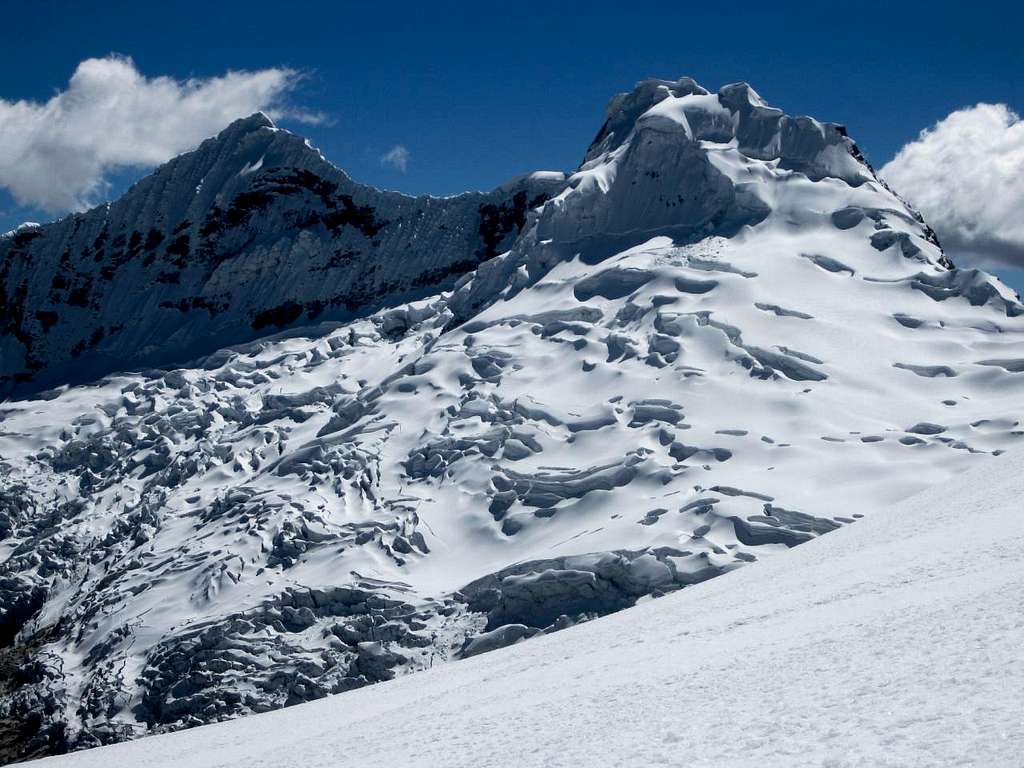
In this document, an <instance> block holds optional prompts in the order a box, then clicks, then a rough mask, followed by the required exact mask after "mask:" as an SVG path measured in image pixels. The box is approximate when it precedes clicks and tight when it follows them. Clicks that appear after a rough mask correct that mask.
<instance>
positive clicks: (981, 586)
mask: <svg viewBox="0 0 1024 768" xmlns="http://www.w3.org/2000/svg"><path fill="white" fill-rule="evenodd" d="M1022 458H1024V456H1022V454H1020V453H1019V452H1011V453H1008V454H1007V455H1005V456H1003V457H1002V458H1000V459H998V460H995V461H992V462H987V463H986V464H985V465H983V466H980V467H977V468H975V469H974V470H971V471H969V472H966V473H963V474H958V475H955V476H954V477H953V478H952V479H951V480H949V481H946V482H944V483H941V484H938V485H935V486H933V487H931V488H929V489H928V490H926V491H923V492H921V493H919V494H917V495H915V496H912V497H911V498H909V499H907V500H906V501H904V502H902V503H900V504H898V505H895V506H892V507H888V508H886V509H880V510H877V512H876V513H875V514H873V515H871V516H869V517H868V518H867V519H865V520H863V521H862V522H860V523H858V524H857V525H855V526H850V527H848V528H844V529H843V530H842V531H839V532H837V533H835V534H833V535H830V536H826V537H824V538H821V539H817V540H815V541H813V542H810V543H809V544H807V545H806V546H802V547H800V548H798V549H796V550H794V551H792V552H790V553H789V554H788V555H787V556H786V557H784V558H774V559H772V560H771V561H767V562H763V563H759V564H758V565H755V566H753V567H750V568H745V569H742V570H740V571H737V572H735V573H730V574H728V575H727V576H724V577H722V578H719V579H715V580H714V581H711V582H707V583H704V584H700V585H698V586H696V587H693V588H691V589H687V590H684V591H683V592H681V593H677V594H674V595H670V596H667V597H665V598H663V599H660V600H655V601H651V602H647V603H645V604H642V605H639V606H637V607H635V608H632V609H630V610H628V611H623V612H621V613H618V614H615V615H613V616H608V617H605V618H603V619H600V620H598V621H594V622H591V623H589V624H584V625H581V626H578V627H573V628H571V629H569V630H566V631H564V632H560V633H558V634H556V635H552V636H550V637H545V638H541V639H538V640H534V641H530V642H526V643H521V644H519V645H517V646H513V647H511V648H505V649H502V650H500V651H496V652H494V653H491V654H487V655H485V656H480V657H477V658H473V659H468V660H466V661H463V662H458V663H456V664H449V665H446V666H444V667H439V668H435V669H433V670H430V671H428V672H424V673H421V674H417V675H412V676H408V677H404V678H401V679H399V680H395V681H392V682H389V683H383V684H381V685H378V686H373V687H370V688H364V689H362V690H359V691H354V692H352V693H350V694H347V695H345V696H337V697H332V698H329V699H326V700H323V701H319V702H314V703H310V704H304V705H301V706H299V707H295V708H291V709H286V710H282V711H278V712H273V713H270V714H266V715H259V716H256V717H252V718H245V719H243V720H239V721H235V722H231V723H223V724H218V725H213V726H208V727H204V728H198V729H195V730H191V731H187V732H184V733H178V734H173V735H161V736H154V737H150V738H145V739H141V740H138V741H135V742H131V743H127V744H120V745H117V746H114V747H109V748H101V749H97V750H90V751H86V752H82V753H78V754H74V755H71V756H68V757H61V758H53V759H50V760H46V761H43V762H41V763H39V764H40V765H45V766H48V768H49V767H51V766H52V767H53V768H57V767H58V766H68V768H89V767H90V766H98V767H99V766H102V768H121V767H122V766H124V767H125V768H128V767H129V766H140V765H146V766H151V767H152V768H159V767H160V766H179V765H188V766H191V767H192V768H214V767H215V766H216V767H220V766H239V767H240V768H241V767H244V768H256V766H274V767H275V768H291V767H292V766H294V767H295V768H317V766H325V767H326V766H336V765H341V764H344V765H360V766H382V767H383V766H398V765H408V766H414V765H423V766H473V768H481V767H482V766H512V765H516V766H590V765H593V766H597V765H621V766H650V765H679V766H709V768H711V767H714V768H722V766H766V765H771V766H804V765H807V766H830V767H832V768H839V767H840V766H850V767H851V768H853V767H854V766H856V767H858V768H859V767H860V766H867V765H871V766H952V765H964V766H967V765H971V766H986V767H987V768H996V767H998V766H1007V767H1010V766H1019V765H1021V759H1022V758H1021V756H1022V754H1024V666H1022V664H1021V655H1020V654H1021V648H1022V647H1024V602H1022V601H1021V594H1022V592H1024V554H1022V553H1024V524H1022V517H1021V509H1022V507H1021V498H1022V497H1024V461H1021V459H1022Z"/></svg>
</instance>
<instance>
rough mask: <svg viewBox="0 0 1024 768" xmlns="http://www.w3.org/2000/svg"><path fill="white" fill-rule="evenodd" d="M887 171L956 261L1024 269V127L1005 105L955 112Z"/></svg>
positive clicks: (886, 175) (903, 151) (911, 145)
mask: <svg viewBox="0 0 1024 768" xmlns="http://www.w3.org/2000/svg"><path fill="white" fill-rule="evenodd" d="M880 173H881V176H882V177H883V178H884V179H885V180H886V181H887V182H889V184H891V185H892V187H893V188H894V189H895V190H896V191H897V192H899V193H900V194H901V195H903V196H904V197H905V198H907V199H908V200H909V201H910V202H911V203H913V204H914V205H915V206H916V207H917V208H918V209H920V211H921V213H922V214H924V217H925V220H926V221H927V222H928V223H929V224H931V225H932V227H933V228H934V229H935V231H936V232H938V234H939V238H940V239H941V240H942V244H943V246H944V247H945V248H946V250H947V251H948V252H949V254H950V256H952V257H953V259H954V261H956V260H957V259H958V258H959V262H962V263H963V264H964V265H968V264H969V265H974V266H981V267H993V266H999V265H1002V266H1007V265H1010V266H1014V267H1018V268H1019V267H1024V121H1022V120H1021V118H1020V116H1019V115H1017V114H1016V113H1014V112H1013V111H1012V110H1011V109H1010V108H1009V107H1008V106H1006V105H1005V104H977V105H976V106H973V107H968V108H966V109H961V110H958V111H956V112H953V113H952V114H951V115H949V116H948V117H946V118H945V119H944V120H941V121H940V122H938V123H937V124H936V125H935V126H933V127H932V128H929V129H927V130H924V131H922V132H921V135H920V136H918V138H917V140H916V141H912V142H910V143H909V144H907V145H906V146H905V147H903V149H901V150H900V151H899V153H898V154H897V155H896V157H895V158H893V160H892V161H891V162H890V163H888V164H887V165H886V166H885V167H884V168H882V170H881V172H880ZM959 262H958V263H959Z"/></svg>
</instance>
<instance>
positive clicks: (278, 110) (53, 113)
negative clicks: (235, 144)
mask: <svg viewBox="0 0 1024 768" xmlns="http://www.w3.org/2000/svg"><path fill="white" fill-rule="evenodd" d="M301 77H302V75H301V73H299V72H296V71H294V70H291V69H283V68H275V69H262V70H258V71H254V72H247V71H238V72H233V71H229V72H227V73H226V74H224V75H221V76H220V77H210V78H196V79H189V80H175V79H174V78H170V77H153V78H147V77H145V76H143V75H142V74H141V73H140V72H139V71H138V70H137V69H136V68H135V64H134V62H133V61H132V60H131V59H129V58H126V57H123V56H115V55H111V56H107V57H106V58H102V59H86V60H85V61H83V62H82V63H81V64H79V65H78V68H77V69H76V70H75V73H74V74H73V75H72V76H71V80H70V81H69V83H68V86H67V88H66V89H65V90H63V91H59V92H58V93H57V94H56V95H54V96H53V97H52V98H50V99H49V100H48V101H46V102H32V101H6V100H3V99H0V137H2V139H0V187H4V188H6V189H7V190H8V191H10V193H11V194H12V195H13V196H14V198H15V200H16V201H17V202H18V203H19V204H21V205H26V206H34V207H38V208H42V209H44V210H47V211H50V212H63V211H68V210H81V209H83V208H86V207H88V206H89V205H91V204H94V203H95V202H97V201H98V199H99V198H101V197H102V195H103V193H104V192H105V191H106V189H107V187H108V185H107V182H106V180H105V179H106V176H107V174H109V173H110V172H111V171H114V170H116V169H118V168H127V167H151V166H154V165H158V164H159V163H162V162H164V161H166V160H168V159H170V158H171V157H173V156H175V155H178V154H180V153H182V152H184V151H186V150H188V149H191V148H192V147H194V146H196V145H197V144H198V143H199V142H200V141H202V140H203V139H204V138H206V137H208V136H210V135H212V134H215V133H217V132H218V131H220V130H221V129H222V128H224V127H225V126H226V125H227V124H228V123H230V122H231V121H232V120H234V119H236V118H238V117H245V116H247V115H249V114H252V113H253V112H256V111H258V110H264V111H266V112H267V113H268V114H270V115H271V116H273V115H274V114H277V115H278V116H281V117H287V118H291V119H294V120H298V121H306V122H323V121H324V120H325V118H324V116H322V115H320V114H318V113H308V112H303V111H301V110H297V109H295V108H290V107H289V106H288V105H287V104H286V103H285V96H286V95H287V94H288V92H289V91H291V90H292V89H293V88H294V86H295V85H296V84H297V83H298V82H299V81H300V80H301Z"/></svg>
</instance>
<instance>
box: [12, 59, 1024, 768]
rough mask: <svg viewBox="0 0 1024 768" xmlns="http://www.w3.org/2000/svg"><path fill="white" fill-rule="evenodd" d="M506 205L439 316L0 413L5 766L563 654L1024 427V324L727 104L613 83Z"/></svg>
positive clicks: (832, 130) (926, 241)
mask: <svg viewBox="0 0 1024 768" xmlns="http://www.w3.org/2000/svg"><path fill="white" fill-rule="evenodd" d="M267 130H269V129H267ZM259 131H260V135H261V136H262V135H263V133H265V129H264V128H260V129H259ZM275 136H276V134H275ZM274 140H275V141H276V140H278V139H277V138H275V139H274ZM266 170H267V172H268V173H269V172H270V170H271V169H266ZM275 173H276V171H275ZM524 217H525V218H524V220H523V222H522V225H523V229H522V233H521V234H520V235H519V236H518V237H517V238H516V239H515V242H514V244H513V245H512V247H511V248H510V249H509V250H508V251H507V252H505V253H503V254H500V255H498V256H496V257H495V258H493V259H490V260H487V261H485V262H483V263H482V264H481V265H480V266H479V268H478V269H476V270H475V271H473V272H471V273H468V274H467V275H466V276H464V277H463V278H461V279H460V280H459V281H458V283H457V284H454V285H453V286H452V291H451V292H450V293H447V292H446V293H442V294H438V295H436V296H432V297H429V298H426V299H423V300H420V301H417V302H414V303H411V304H402V305H399V306H389V307H387V308H385V309H382V310H381V311H379V312H377V313H376V314H373V315H371V316H369V317H366V318H363V319H358V320H353V321H351V322H348V323H345V324H339V323H333V324H321V325H317V326H307V327H304V328H299V329H293V330H292V331H291V332H290V333H287V334H284V335H278V336H276V337H271V338H264V339H260V340H257V341H253V342H250V343H247V344H245V345H241V346H235V347H230V348H225V349H222V350H220V351H218V352H215V353H213V354H211V355H209V356H208V357H205V358H203V359H200V360H197V361H193V362H191V363H190V364H188V365H186V366H184V367H180V368H173V369H167V368H164V369H157V370H145V371H134V372H131V371H125V372H122V373H119V374H117V375H114V376H111V377H109V378H107V379H104V380H101V381H96V382H93V383H92V384H90V385H87V386H75V387H64V388H62V389H60V390H55V391H52V392H49V393H45V394H44V395H42V396H41V397H40V398H38V399H25V400H10V401H7V402H5V403H4V405H3V408H2V412H0V418H2V423H0V458H2V462H0V563H2V564H0V667H2V668H3V669H5V670H10V674H5V675H2V676H0V758H2V757H14V756H24V755H37V754H40V753H43V752H55V751H62V750H67V749H75V748H82V747H86V746H94V745H97V744H101V743H109V742H112V741H119V740H124V739H128V738H132V737H135V736H140V735H145V734H149V733H153V732H159V731H163V730H173V729H179V728H183V727H189V726H193V725H199V724H202V723H207V722H212V721H215V720H220V719H226V718H231V717H236V716H238V715H243V714H250V713H254V712H265V711H267V710H269V709H274V708H278V707H283V706H289V705H293V704H298V703H301V702H304V701H309V700H313V699H318V698H322V697H324V696H327V695H329V694H338V693H343V692H347V691H351V690H352V689H355V688H359V687H361V686H364V685H366V684H368V683H372V682H378V681H382V680H388V679H390V678H392V677H394V676H395V675H397V674H400V673H405V672H411V671H416V670H422V669H426V668H430V667H432V666H437V665H439V664H440V663H441V662H444V661H447V660H449V659H452V658H455V657H467V656H473V655H476V654H479V653H482V652H483V651H485V650H490V649H493V648H496V647H501V646H503V645H508V644H510V643H512V642H515V641H516V640H519V639H522V638H524V637H534V636H539V635H543V634H552V633H556V632H558V631H559V630H562V629H564V628H566V627H568V626H571V625H573V624H577V623H580V622H581V621H586V620H589V619H591V618H593V617H595V616H599V615H605V614H609V613H612V612H615V611H618V610H620V609H623V608H627V607H629V606H631V605H633V604H634V603H636V601H637V600H638V599H646V598H647V597H648V596H658V595H663V594H665V593H668V592H672V591H676V590H679V589H689V588H691V587H692V586H693V585H695V584H699V583H701V582H704V581H706V580H708V579H710V578H712V577H714V576H717V575H719V574H723V573H727V572H730V571H733V570H735V569H737V568H740V567H742V566H744V565H745V564H748V563H754V562H756V561H768V560H772V559H774V558H777V557H782V556H784V555H785V553H787V552H788V550H789V548H791V547H793V546H795V545H798V544H801V543H803V542H807V541H810V540H812V539H814V538H816V537H817V536H819V535H820V534H824V533H828V532H831V531H836V530H838V529H842V528H844V527H846V526H850V525H854V524H855V521H857V520H859V519H860V518H863V517H865V516H868V517H870V516H871V515H872V514H874V513H876V512H878V511H879V510H883V509H886V508H887V507H889V506H891V505H892V504H893V503H895V502H898V501H899V500H901V499H904V498H906V497H908V496H910V495H911V494H913V493H915V492H917V491H920V490H921V489H923V488H926V487H928V486H930V485H933V484H936V483H941V482H943V481H944V480H946V479H947V478H949V477H951V476H952V475H954V474H956V473H958V472H960V471H961V470H963V469H965V468H968V467H971V466H973V465H977V464H983V463H987V462H995V461H998V459H997V458H996V457H997V456H998V455H999V454H1001V453H1002V452H1003V451H1004V450H1006V449H1008V448H1012V447H1013V446H1015V445H1017V444H1020V443H1021V442H1022V438H1024V429H1021V426H1020V422H1021V419H1022V415H1024V414H1022V406H1024V352H1022V337H1024V307H1022V306H1021V304H1020V303H1019V301H1018V300H1017V299H1016V297H1015V296H1014V295H1013V294H1012V293H1011V292H1010V291H1008V290H1007V289H1006V288H1005V287H1004V286H1002V285H1001V284H1000V283H999V282H998V281H997V280H994V279H993V278H991V277H989V276H987V275H985V274H984V273H980V272H975V271H962V270H955V269H951V268H950V265H949V264H948V261H947V260H946V259H945V257H944V256H943V254H942V251H941V249H940V248H939V247H938V245H937V243H936V242H935V239H934V236H933V235H932V233H931V231H930V230H929V229H928V227H927V226H926V225H924V224H923V223H922V222H921V221H920V220H919V217H917V216H916V214H915V213H914V211H912V210H911V209H909V208H908V207H907V206H906V205H905V204H904V203H903V202H902V201H901V200H900V199H899V198H898V197H897V196H896V195H895V194H894V193H893V192H892V191H890V190H889V189H887V188H886V187H885V186H884V185H882V184H881V183H880V182H878V180H877V179H876V178H875V177H874V175H873V172H872V171H871V169H870V167H868V166H867V165H866V164H865V163H863V162H862V160H861V158H860V156H859V153H858V152H857V150H856V147H855V145H854V144H853V142H852V141H851V140H850V139H849V138H848V137H847V136H846V134H845V132H844V131H843V130H841V129H840V128H839V127H838V126H835V125H831V124H828V123H819V122H817V121H815V120H812V119H810V118H790V117H786V116H784V115H783V114H782V113H781V112H780V111H778V110H774V109H772V108H770V107H768V106H766V105H765V104H764V103H763V102H762V101H761V100H760V98H759V97H758V96H757V94H756V93H754V92H753V90H752V89H750V88H749V86H746V85H734V86H726V87H725V88H723V89H721V90H720V91H719V92H718V93H717V94H709V93H707V92H706V91H704V90H703V89H701V88H700V87H699V86H697V85H696V84H695V83H693V82H692V81H690V80H686V79H683V80H680V81H678V82H675V83H669V82H662V81H649V82H645V83H641V84H639V85H638V87H637V88H636V89H635V90H634V91H633V92H632V93H630V94H626V95H623V96H621V97H617V98H616V99H615V100H613V102H612V104H611V106H610V108H609V116H608V120H607V122H606V124H605V126H604V127H603V128H602V129H601V131H600V133H599V134H598V137H597V139H596V140H595V142H594V144H593V145H592V146H591V148H590V150H589V151H588V152H587V155H586V158H585V162H584V163H583V164H582V165H581V167H580V169H579V170H578V171H577V172H576V173H574V174H572V175H571V176H570V177H568V178H567V179H566V180H565V181H564V185H563V187H562V188H561V191H560V192H558V193H557V194H556V195H555V196H554V197H552V198H551V199H550V200H546V201H544V202H543V204H539V205H538V206H537V207H535V208H534V209H532V210H531V211H529V212H528V213H525V214H524ZM383 266H385V267H386V268H387V269H398V267H396V265H395V264H393V263H389V264H387V265H383ZM334 277H337V278H338V279H342V278H344V274H341V273H338V274H336V275H334ZM627 640H628V638H623V641H624V642H626V641H627Z"/></svg>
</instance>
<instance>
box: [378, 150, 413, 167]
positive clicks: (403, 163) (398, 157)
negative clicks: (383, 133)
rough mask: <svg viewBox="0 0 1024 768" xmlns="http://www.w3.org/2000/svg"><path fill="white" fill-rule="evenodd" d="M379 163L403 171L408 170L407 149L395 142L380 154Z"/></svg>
mask: <svg viewBox="0 0 1024 768" xmlns="http://www.w3.org/2000/svg"><path fill="white" fill-rule="evenodd" d="M380 164H381V165H382V166H385V167H391V168H394V169H395V170H396V171H400V172H401V173H405V172H406V171H407V170H409V150H408V149H406V148H405V147H404V146H403V145H401V144H396V145H395V146H393V147H392V148H391V149H389V150H388V151H387V152H385V153H384V154H383V155H381V156H380Z"/></svg>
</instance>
